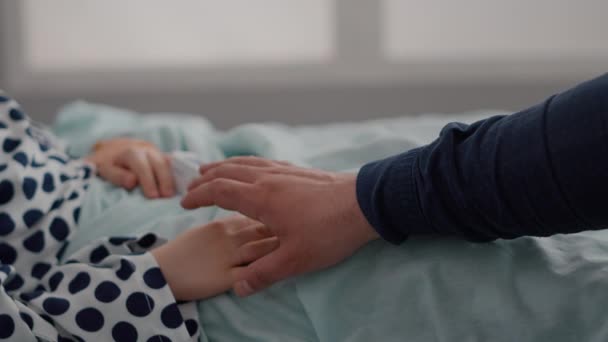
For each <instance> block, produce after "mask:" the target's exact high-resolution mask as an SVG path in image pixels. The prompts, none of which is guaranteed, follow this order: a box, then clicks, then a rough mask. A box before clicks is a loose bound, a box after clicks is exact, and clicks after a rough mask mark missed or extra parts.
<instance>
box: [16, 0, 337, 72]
mask: <svg viewBox="0 0 608 342" xmlns="http://www.w3.org/2000/svg"><path fill="white" fill-rule="evenodd" d="M22 6H23V15H24V17H23V18H24V20H23V21H22V23H23V27H22V29H23V33H24V54H25V56H24V62H25V64H26V67H27V68H28V69H30V70H34V71H65V70H83V69H85V70H86V69H90V70H107V69H133V68H154V67H163V68H182V67H188V68H191V67H199V66H203V67H205V66H212V67H213V66H218V65H222V64H231V65H235V64H236V65H260V64H293V63H308V64H310V63H326V62H328V61H330V60H331V59H332V57H333V56H334V55H335V52H334V46H335V43H334V26H335V22H334V21H335V18H334V13H333V8H334V3H333V0H306V1H301V0H260V1H247V0H206V1H203V0H181V1H160V0H129V1H123V0H104V1H99V0H54V1H46V0H22Z"/></svg>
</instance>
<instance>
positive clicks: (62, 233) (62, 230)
mask: <svg viewBox="0 0 608 342" xmlns="http://www.w3.org/2000/svg"><path fill="white" fill-rule="evenodd" d="M49 231H50V232H51V235H52V236H53V237H54V238H55V239H56V240H57V241H63V240H65V238H66V237H67V236H68V234H69V232H70V228H68V224H67V223H66V222H65V220H64V219H62V218H61V217H56V218H55V219H53V222H51V226H50V228H49Z"/></svg>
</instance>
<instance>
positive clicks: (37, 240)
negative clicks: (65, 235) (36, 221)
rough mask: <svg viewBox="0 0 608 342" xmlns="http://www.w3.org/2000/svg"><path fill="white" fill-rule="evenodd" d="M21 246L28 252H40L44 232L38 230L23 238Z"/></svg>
mask: <svg viewBox="0 0 608 342" xmlns="http://www.w3.org/2000/svg"><path fill="white" fill-rule="evenodd" d="M23 247H25V249H27V250H28V251H30V252H35V253H39V252H41V251H42V250H43V249H44V232H43V231H41V230H39V231H37V232H35V233H34V234H32V235H30V236H29V237H28V238H26V239H25V240H23Z"/></svg>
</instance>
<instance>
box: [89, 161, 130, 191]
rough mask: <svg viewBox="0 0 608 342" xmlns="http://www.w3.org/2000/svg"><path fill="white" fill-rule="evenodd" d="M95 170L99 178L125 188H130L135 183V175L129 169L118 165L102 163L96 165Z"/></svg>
mask: <svg viewBox="0 0 608 342" xmlns="http://www.w3.org/2000/svg"><path fill="white" fill-rule="evenodd" d="M97 172H98V173H99V175H100V176H101V178H103V179H105V180H107V181H108V182H110V183H112V184H114V185H116V186H119V187H122V188H125V189H127V190H131V189H133V188H134V187H135V186H136V185H137V177H136V176H135V175H134V174H133V173H132V172H130V171H129V170H125V169H123V168H121V167H119V166H114V165H107V166H106V165H102V166H99V167H98V169H97Z"/></svg>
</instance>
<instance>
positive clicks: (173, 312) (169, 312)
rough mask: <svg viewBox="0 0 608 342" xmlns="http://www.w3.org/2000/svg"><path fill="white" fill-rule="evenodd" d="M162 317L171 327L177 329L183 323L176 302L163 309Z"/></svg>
mask: <svg viewBox="0 0 608 342" xmlns="http://www.w3.org/2000/svg"><path fill="white" fill-rule="evenodd" d="M160 319H161V321H162V322H163V324H164V325H165V326H166V327H167V328H169V329H175V328H177V327H179V326H180V325H182V323H183V320H182V315H181V313H180V312H179V309H178V308H177V304H175V303H171V304H169V305H167V307H165V308H164V309H163V311H161V313H160Z"/></svg>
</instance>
